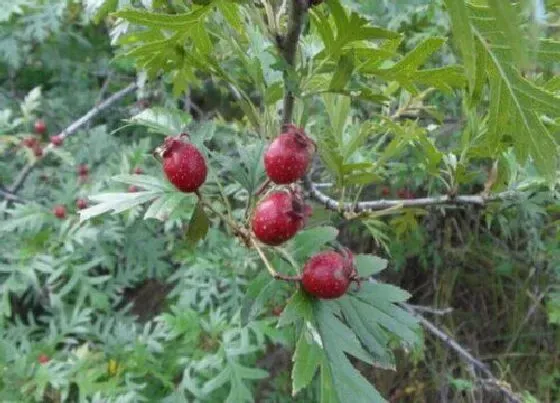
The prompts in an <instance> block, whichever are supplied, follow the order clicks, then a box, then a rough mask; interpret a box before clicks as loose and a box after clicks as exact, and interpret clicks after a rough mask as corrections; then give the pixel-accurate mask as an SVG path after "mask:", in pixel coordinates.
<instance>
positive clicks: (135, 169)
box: [134, 167, 144, 175]
mask: <svg viewBox="0 0 560 403" xmlns="http://www.w3.org/2000/svg"><path fill="white" fill-rule="evenodd" d="M134 173H135V174H136V175H142V174H143V173H144V170H143V169H142V168H140V167H136V168H134Z"/></svg>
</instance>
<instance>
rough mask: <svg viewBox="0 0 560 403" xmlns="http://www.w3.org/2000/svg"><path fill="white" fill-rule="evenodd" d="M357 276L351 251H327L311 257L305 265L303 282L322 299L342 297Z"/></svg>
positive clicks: (306, 289) (309, 292) (314, 294)
mask: <svg viewBox="0 0 560 403" xmlns="http://www.w3.org/2000/svg"><path fill="white" fill-rule="evenodd" d="M356 277H357V274H356V270H355V268H354V263H353V257H352V253H351V252H350V251H345V254H340V253H338V252H335V251H325V252H320V253H318V254H316V255H315V256H313V257H311V258H310V259H309V260H308V261H307V263H305V266H304V267H303V275H302V279H301V283H302V286H303V289H304V290H305V291H306V292H307V293H308V294H310V295H313V296H315V297H317V298H322V299H332V298H338V297H341V296H342V295H344V294H345V293H346V291H347V290H348V287H349V286H350V283H351V282H352V280H354V279H355V278H356Z"/></svg>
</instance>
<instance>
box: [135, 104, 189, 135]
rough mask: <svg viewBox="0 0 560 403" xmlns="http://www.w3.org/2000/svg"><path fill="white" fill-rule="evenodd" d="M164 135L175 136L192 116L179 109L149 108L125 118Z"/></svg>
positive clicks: (183, 128)
mask: <svg viewBox="0 0 560 403" xmlns="http://www.w3.org/2000/svg"><path fill="white" fill-rule="evenodd" d="M127 121H128V122H129V123H131V124H136V125H140V126H144V127H147V128H148V129H149V130H150V131H152V132H154V133H158V134H162V135H164V136H176V135H177V134H179V133H181V132H183V131H184V130H185V127H187V125H188V124H189V123H191V122H192V117H191V115H189V114H188V113H186V112H183V111H181V110H179V109H170V108H150V109H145V110H143V111H142V112H140V113H139V114H137V115H135V116H133V117H132V118H130V119H128V120H127Z"/></svg>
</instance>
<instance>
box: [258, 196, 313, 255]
mask: <svg viewBox="0 0 560 403" xmlns="http://www.w3.org/2000/svg"><path fill="white" fill-rule="evenodd" d="M310 213H311V211H310V209H309V207H308V206H306V205H305V203H304V201H303V198H302V197H301V195H300V194H297V193H295V192H293V191H274V192H272V193H270V194H268V195H267V196H266V197H265V198H264V199H262V200H261V201H260V202H259V203H258V204H257V207H256V208H255V212H254V214H253V218H252V220H251V228H252V230H253V232H254V234H255V236H256V237H257V239H258V240H259V241H261V242H263V243H265V244H267V245H271V246H277V245H280V244H282V243H283V242H286V241H287V240H288V239H291V238H292V237H293V236H294V235H295V234H296V232H298V231H299V230H300V229H301V228H303V226H304V225H305V221H306V217H307V216H308V215H309V214H310Z"/></svg>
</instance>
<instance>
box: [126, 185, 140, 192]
mask: <svg viewBox="0 0 560 403" xmlns="http://www.w3.org/2000/svg"><path fill="white" fill-rule="evenodd" d="M136 192H138V186H134V185H130V186H129V187H128V193H136Z"/></svg>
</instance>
